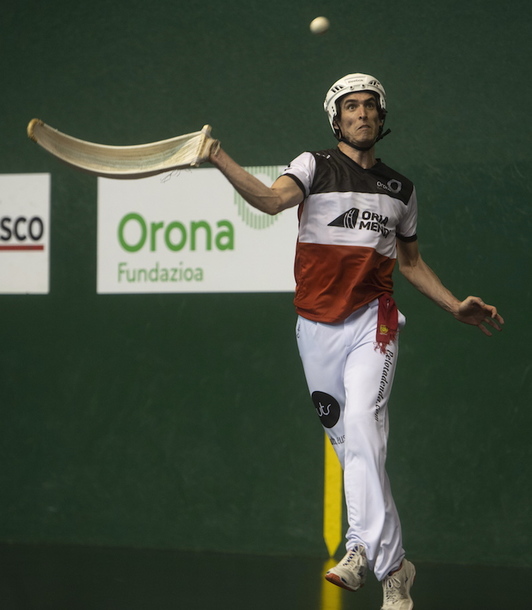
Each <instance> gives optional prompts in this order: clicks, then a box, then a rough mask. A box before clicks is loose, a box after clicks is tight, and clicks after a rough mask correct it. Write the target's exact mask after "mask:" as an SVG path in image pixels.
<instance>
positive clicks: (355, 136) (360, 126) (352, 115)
mask: <svg viewBox="0 0 532 610" xmlns="http://www.w3.org/2000/svg"><path fill="white" fill-rule="evenodd" d="M338 110H339V117H337V118H336V124H337V126H338V127H339V129H340V131H341V133H342V137H344V138H345V139H346V140H348V141H349V142H352V143H353V144H357V145H361V146H367V145H368V144H369V143H370V142H374V141H375V140H376V139H377V136H378V135H379V129H380V126H381V125H382V120H381V118H380V114H379V107H378V105H377V100H376V99H375V96H373V95H372V94H371V93H366V92H357V93H348V94H347V95H345V96H344V97H343V98H342V99H341V100H340V101H339V104H338Z"/></svg>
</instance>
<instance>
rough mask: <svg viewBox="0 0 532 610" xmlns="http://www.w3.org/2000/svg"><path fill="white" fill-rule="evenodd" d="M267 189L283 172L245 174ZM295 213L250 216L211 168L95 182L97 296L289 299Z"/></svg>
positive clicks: (254, 170) (250, 210) (275, 169)
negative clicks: (279, 295)
mask: <svg viewBox="0 0 532 610" xmlns="http://www.w3.org/2000/svg"><path fill="white" fill-rule="evenodd" d="M247 169H248V171H250V172H251V173H253V174H254V175H256V176H257V178H259V179H260V180H262V181H263V182H264V183H266V184H268V185H271V184H272V183H273V181H274V180H275V178H277V176H278V175H279V174H280V173H281V171H282V170H283V169H284V168H283V167H278V166H269V167H254V168H247ZM296 239H297V212H296V208H292V209H290V210H285V211H284V212H282V213H281V214H278V215H277V216H269V215H267V214H263V213H261V212H258V211H257V210H254V209H253V208H251V207H250V206H249V205H248V204H246V203H245V202H244V201H243V199H242V198H241V197H240V195H238V193H236V191H235V190H234V189H233V187H232V186H231V185H230V184H229V182H228V181H227V179H226V178H225V177H224V176H223V175H222V174H221V173H220V172H219V171H218V170H217V169H214V168H198V169H187V170H180V171H175V172H171V173H168V174H164V175H162V176H153V177H150V178H144V179H141V180H111V179H107V178H99V179H98V264H97V268H98V269H97V274H98V277H97V291H98V293H100V294H105V293H155V292H158V293H169V292H190V293H193V292H196V293H198V292H292V291H293V290H294V276H293V267H294V252H295V244H296Z"/></svg>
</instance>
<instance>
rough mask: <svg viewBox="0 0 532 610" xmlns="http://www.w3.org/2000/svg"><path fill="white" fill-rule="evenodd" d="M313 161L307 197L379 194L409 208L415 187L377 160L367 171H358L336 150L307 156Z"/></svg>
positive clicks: (357, 168)
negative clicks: (323, 194) (311, 179)
mask: <svg viewBox="0 0 532 610" xmlns="http://www.w3.org/2000/svg"><path fill="white" fill-rule="evenodd" d="M310 154H311V155H312V156H313V157H314V159H315V160H316V172H315V174H314V180H313V182H312V186H311V187H310V194H316V193H347V192H355V193H378V194H382V195H389V196H390V197H393V198H394V199H399V200H400V201H402V202H403V203H404V204H405V205H408V202H409V200H410V197H411V196H412V192H413V190H414V185H413V184H412V182H411V181H410V180H409V179H408V178H406V177H405V176H403V175H402V174H400V173H398V172H396V171H395V170H393V169H392V168H390V167H388V166H387V165H385V164H384V163H382V162H381V161H380V160H377V163H376V164H375V165H374V166H373V167H371V168H370V169H364V168H363V167H360V165H358V163H355V162H354V161H353V160H352V159H350V158H349V157H348V156H347V155H345V154H344V153H343V152H342V151H340V150H339V149H338V148H331V149H328V150H321V151H317V152H312V153H310Z"/></svg>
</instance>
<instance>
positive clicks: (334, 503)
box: [323, 435, 342, 557]
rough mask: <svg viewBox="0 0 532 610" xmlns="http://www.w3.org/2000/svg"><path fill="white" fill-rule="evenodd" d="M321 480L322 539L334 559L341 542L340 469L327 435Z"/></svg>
mask: <svg viewBox="0 0 532 610" xmlns="http://www.w3.org/2000/svg"><path fill="white" fill-rule="evenodd" d="M323 479H324V480H323V539H324V540H325V545H326V546H327V550H328V551H329V557H334V555H335V553H336V551H337V549H338V546H339V545H340V542H341V540H342V467H341V466H340V462H339V461H338V457H337V456H336V453H335V451H334V449H333V447H332V445H331V441H330V440H329V438H328V437H327V435H325V452H324V477H323Z"/></svg>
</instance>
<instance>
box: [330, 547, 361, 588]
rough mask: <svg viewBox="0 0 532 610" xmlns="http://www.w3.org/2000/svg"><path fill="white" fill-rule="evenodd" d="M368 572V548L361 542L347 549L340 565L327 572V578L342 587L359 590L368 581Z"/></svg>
mask: <svg viewBox="0 0 532 610" xmlns="http://www.w3.org/2000/svg"><path fill="white" fill-rule="evenodd" d="M367 572H368V560H367V559H366V549H365V548H364V547H363V546H362V545H361V544H357V545H356V546H354V547H353V548H352V549H351V550H350V551H347V553H346V555H345V557H344V558H343V559H342V561H340V563H339V564H338V565H336V566H335V567H334V568H331V569H330V570H329V571H328V572H327V573H326V574H325V580H328V581H329V582H332V584H333V585H336V586H337V587H342V589H347V590H348V591H358V589H360V587H363V586H364V583H365V582H366V574H367Z"/></svg>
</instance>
